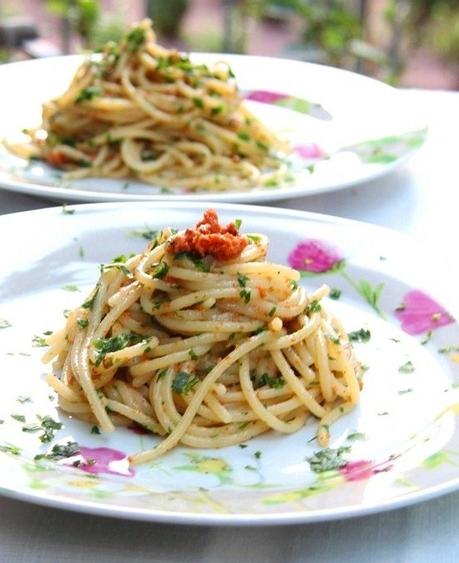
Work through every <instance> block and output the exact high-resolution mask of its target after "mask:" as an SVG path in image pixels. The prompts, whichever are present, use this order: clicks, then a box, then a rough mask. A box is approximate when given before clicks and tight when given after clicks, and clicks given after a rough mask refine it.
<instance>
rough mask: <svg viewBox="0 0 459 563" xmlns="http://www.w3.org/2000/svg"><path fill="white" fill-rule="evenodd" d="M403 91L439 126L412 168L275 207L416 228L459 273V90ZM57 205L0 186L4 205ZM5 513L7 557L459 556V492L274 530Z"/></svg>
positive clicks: (3, 208) (4, 505)
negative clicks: (362, 515) (371, 513)
mask: <svg viewBox="0 0 459 563" xmlns="http://www.w3.org/2000/svg"><path fill="white" fill-rule="evenodd" d="M402 95H403V96H407V97H409V99H410V100H411V101H412V103H413V104H415V105H417V107H418V108H419V109H420V111H423V112H424V113H425V115H426V118H427V121H428V122H429V124H430V135H429V138H428V141H427V143H426V144H425V146H424V147H423V148H422V149H421V151H419V153H418V154H417V155H416V156H415V157H414V158H413V159H412V160H411V161H410V162H409V163H408V164H407V165H406V166H405V167H404V168H402V169H400V170H398V171H396V172H394V173H392V174H390V175H388V176H386V177H384V178H382V179H380V180H377V181H373V182H370V183H368V184H364V185H361V186H359V187H356V188H352V189H347V190H342V191H338V192H334V193H328V194H324V195H320V196H312V197H308V198H298V199H293V200H287V201H283V202H280V203H278V204H276V205H279V206H282V207H289V208H295V209H304V210H308V211H317V212H320V213H329V214H333V215H340V216H343V217H348V218H352V219H357V220H362V221H367V222H370V223H376V224H380V225H385V226H388V227H392V228H394V229H398V230H401V231H404V232H407V233H410V234H412V235H414V236H415V237H417V238H419V239H421V242H424V241H425V242H426V243H428V245H429V248H433V247H436V248H437V249H438V250H439V252H440V253H441V254H443V255H446V256H447V257H449V259H450V264H451V267H452V268H454V269H455V275H456V276H458V281H459V268H458V265H457V262H458V260H457V257H458V251H457V242H458V232H459V229H458V223H459V216H458V206H459V174H458V172H457V171H458V168H459V153H458V141H457V130H458V126H459V93H448V92H427V91H403V92H402ZM49 205H52V204H50V203H49V202H46V201H43V200H39V199H35V198H32V197H27V196H21V195H17V194H13V193H8V192H3V191H1V190H0V213H11V212H14V211H24V210H29V209H38V208H42V207H47V206H49ZM0 244H5V242H4V241H2V242H1V243H0ZM0 248H1V246H0ZM458 471H459V469H458ZM0 514H1V517H0V562H3V561H4V562H8V563H10V562H11V563H13V562H16V561H24V562H28V563H29V562H35V561H43V562H55V561H56V562H66V561H85V560H86V561H110V562H112V563H114V562H116V561H130V562H137V561H147V560H148V561H171V562H173V561H203V562H227V561H228V562H229V561H247V562H251V563H255V562H258V561H260V562H263V563H267V562H270V561H276V562H277V561H283V562H284V561H285V562H290V561H292V562H297V561H305V560H310V561H314V562H316V563H319V562H340V563H347V562H349V563H351V562H352V563H358V562H367V561H372V562H374V563H377V562H381V563H382V562H384V563H386V562H391V563H392V562H394V563H395V562H405V561H406V562H424V561H425V562H428V563H430V562H431V561H436V562H453V561H458V560H459V533H458V530H459V493H454V494H450V495H447V496H445V497H442V498H439V499H436V500H433V501H430V502H425V503H422V504H419V505H416V506H413V507H410V508H405V509H401V510H397V511H390V512H385V513H381V514H378V515H374V516H368V517H365V518H355V519H351V520H343V521H336V522H330V523H321V524H313V525H311V524H310V525H304V526H291V527H275V528H207V527H205V528H204V527H192V526H173V525H156V524H149V523H142V522H129V521H122V520H112V519H109V518H101V517H96V516H87V515H82V514H73V513H70V512H64V511H59V510H53V509H50V508H44V507H39V506H33V505H29V504H25V503H21V502H18V501H13V500H9V499H3V498H0Z"/></svg>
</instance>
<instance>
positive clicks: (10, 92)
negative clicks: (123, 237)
mask: <svg viewBox="0 0 459 563" xmlns="http://www.w3.org/2000/svg"><path fill="white" fill-rule="evenodd" d="M192 58H193V60H195V61H198V62H207V63H209V62H212V61H216V60H222V58H223V59H224V60H226V61H227V62H228V63H229V64H230V65H231V67H232V68H233V69H234V71H235V73H236V77H237V80H238V83H239V86H240V88H241V90H242V92H243V93H244V95H245V96H246V97H247V98H248V101H247V103H248V104H249V105H250V108H251V109H252V110H253V112H254V113H255V114H256V115H258V116H259V117H260V118H261V119H263V121H265V122H266V123H267V124H268V125H269V126H270V127H271V128H272V129H273V130H274V131H276V132H278V134H280V135H281V136H283V137H284V138H286V139H288V140H290V142H291V144H292V145H293V146H294V147H295V151H294V154H293V156H292V158H291V159H290V164H291V181H289V182H288V183H286V184H283V185H279V186H265V187H263V188H258V189H255V190H250V191H244V192H238V191H226V192H221V193H218V192H212V193H209V192H196V193H185V192H183V191H181V190H178V189H177V190H169V191H168V192H167V193H164V191H161V189H160V188H158V187H155V186H150V185H146V184H142V183H140V182H137V181H135V180H129V179H128V180H110V179H100V178H92V179H83V180H75V181H72V182H64V181H63V180H62V174H61V172H60V171H58V170H56V169H52V168H50V167H48V166H46V165H44V164H42V163H37V162H28V161H24V160H22V159H18V158H15V157H13V156H11V155H10V154H9V153H8V152H7V151H6V150H5V149H4V148H0V186H3V188H5V189H8V190H13V191H18V192H23V193H28V194H35V195H40V196H45V197H47V198H51V199H56V200H61V201H126V200H149V199H150V200H151V199H154V200H164V199H167V200H170V199H193V200H204V201H205V200H208V199H212V201H239V202H248V201H253V202H261V201H271V200H277V199H285V198H287V197H294V196H298V195H308V194H315V193H321V192H326V191H329V190H335V189H340V188H346V187H348V186H352V185H354V184H357V183H359V182H363V181H367V180H370V179H372V178H376V177H378V176H381V175H383V174H386V173H388V172H389V171H391V170H393V169H394V168H395V167H397V166H399V165H400V164H401V163H403V162H404V161H406V159H407V158H409V157H410V156H411V155H412V154H413V152H415V151H416V150H417V149H418V148H419V147H420V146H421V145H422V143H423V142H424V139H425V136H426V129H425V122H424V121H423V118H422V114H420V113H419V112H418V111H417V110H416V108H413V107H412V106H411V105H409V104H407V103H406V101H405V100H404V99H402V98H401V97H400V96H399V93H398V92H397V91H396V90H395V89H394V88H391V87H390V86H387V85H385V84H382V83H380V82H377V81H375V80H372V79H369V78H366V77H364V76H361V75H358V74H353V73H351V72H347V71H344V70H339V69H335V68H331V67H325V66H320V65H314V64H307V63H301V62H297V61H290V60H281V59H270V58H264V57H248V56H237V55H220V54H219V55H214V54H193V55H192ZM81 61H82V57H80V56H71V57H58V58H53V59H45V60H38V61H28V62H21V63H15V64H9V65H3V66H0V83H1V84H2V92H1V98H2V104H1V106H0V138H7V139H17V138H18V135H19V134H20V132H21V131H22V129H23V128H28V127H33V126H36V125H39V124H40V121H41V105H42V103H43V102H44V101H46V100H48V99H51V98H53V97H56V96H57V95H59V94H60V93H62V92H63V91H64V90H65V89H66V87H67V85H68V84H69V82H70V79H71V77H72V76H73V74H74V72H75V70H76V68H77V66H78V65H79V64H80V63H81Z"/></svg>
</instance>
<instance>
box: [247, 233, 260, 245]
mask: <svg viewBox="0 0 459 563" xmlns="http://www.w3.org/2000/svg"><path fill="white" fill-rule="evenodd" d="M247 238H248V239H249V240H250V241H252V242H254V243H255V244H258V243H259V242H260V240H261V237H259V236H258V235H247Z"/></svg>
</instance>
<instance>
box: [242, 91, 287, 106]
mask: <svg viewBox="0 0 459 563" xmlns="http://www.w3.org/2000/svg"><path fill="white" fill-rule="evenodd" d="M285 98H288V96H287V94H280V93H279V92H269V91H268V90H253V91H252V92H249V93H248V94H247V95H246V97H245V99H246V100H253V101H254V102H261V103H262V104H275V103H276V102H278V101H280V100H284V99H285Z"/></svg>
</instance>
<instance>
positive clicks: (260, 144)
mask: <svg viewBox="0 0 459 563" xmlns="http://www.w3.org/2000/svg"><path fill="white" fill-rule="evenodd" d="M255 144H256V145H257V147H258V148H259V149H261V150H262V151H265V152H268V151H269V146H268V145H267V144H266V143H263V141H255Z"/></svg>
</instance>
